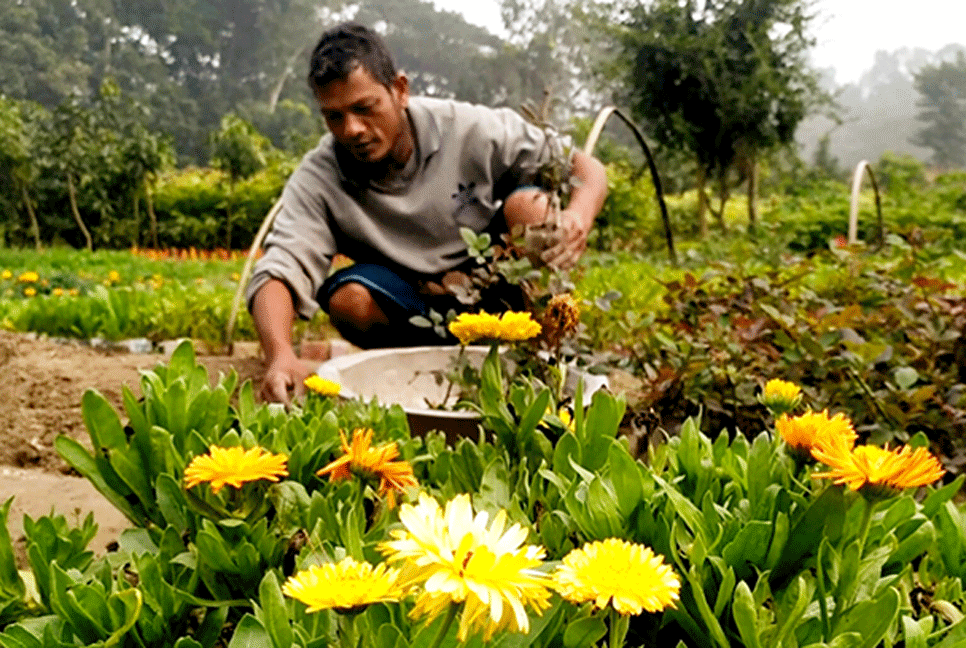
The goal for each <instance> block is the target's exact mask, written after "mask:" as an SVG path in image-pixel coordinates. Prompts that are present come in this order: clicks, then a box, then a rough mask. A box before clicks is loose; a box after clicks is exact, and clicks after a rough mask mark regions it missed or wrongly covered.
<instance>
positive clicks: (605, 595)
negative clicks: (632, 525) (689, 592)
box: [552, 538, 681, 615]
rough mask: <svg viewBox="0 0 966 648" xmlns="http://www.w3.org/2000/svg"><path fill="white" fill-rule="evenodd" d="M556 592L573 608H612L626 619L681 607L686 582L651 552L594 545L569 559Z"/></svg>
mask: <svg viewBox="0 0 966 648" xmlns="http://www.w3.org/2000/svg"><path fill="white" fill-rule="evenodd" d="M552 579H553V587H554V589H556V590H557V592H559V593H560V595H561V596H562V597H564V598H565V599H567V600H568V601H571V602H573V603H586V602H592V603H593V604H594V607H596V608H599V609H603V608H604V607H606V606H607V605H608V604H610V605H611V606H613V608H614V609H615V610H617V611H618V612H619V613H620V614H625V615H630V614H640V613H641V611H642V610H647V611H648V612H660V611H661V610H663V609H665V608H668V607H671V608H673V607H676V606H675V604H674V602H675V601H676V600H678V596H679V593H680V591H681V581H680V580H678V577H677V574H675V573H674V570H673V569H671V566H670V565H665V564H664V558H663V557H662V556H657V555H655V554H654V552H653V551H651V549H650V548H649V547H645V546H644V545H641V544H634V543H631V542H627V541H626V540H621V539H619V538H608V539H607V540H602V541H597V542H590V543H587V544H585V545H584V546H583V547H581V548H580V549H574V550H573V551H571V552H570V553H569V554H567V555H566V556H564V559H563V561H562V562H561V564H560V566H559V567H557V570H556V571H555V572H554V573H553V576H552Z"/></svg>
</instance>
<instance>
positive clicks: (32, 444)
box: [0, 331, 263, 552]
mask: <svg viewBox="0 0 966 648" xmlns="http://www.w3.org/2000/svg"><path fill="white" fill-rule="evenodd" d="M164 360H165V358H164V356H163V355H161V354H130V353H109V352H105V351H101V350H97V349H93V348H91V347H89V346H85V345H83V344H81V343H78V342H63V343H62V342H56V341H52V340H47V339H43V338H37V337H35V336H32V335H23V334H16V333H8V332H4V331H0V431H2V433H3V443H0V502H2V501H6V500H7V499H8V498H10V497H13V498H14V501H13V504H12V506H11V510H10V514H9V516H8V528H9V530H10V534H11V538H12V539H13V540H14V541H18V540H21V535H22V529H23V515H24V514H25V513H26V514H28V515H30V516H31V517H33V518H36V517H38V516H40V515H45V514H48V513H50V512H51V510H55V511H56V512H57V513H61V514H63V515H66V516H67V517H68V519H69V520H80V519H83V518H84V516H86V515H87V513H88V512H92V513H93V514H94V518H95V521H97V523H98V525H99V531H98V535H97V537H96V538H95V539H94V541H93V542H92V544H91V549H93V550H95V551H98V552H101V551H103V550H104V547H105V546H106V545H107V544H108V543H109V542H110V541H111V540H113V539H114V538H116V537H117V535H118V534H119V533H120V532H121V531H122V530H123V529H125V528H127V527H128V526H129V525H128V523H127V521H126V520H125V519H124V517H123V516H122V515H121V514H120V513H118V512H117V510H116V509H114V508H113V507H112V506H111V505H110V504H109V503H108V502H107V501H106V500H105V499H104V498H103V497H102V496H101V495H100V494H99V493H98V492H97V491H96V490H94V488H93V487H92V486H91V485H90V484H89V483H88V482H87V480H85V479H83V478H81V477H78V476H76V475H75V474H71V471H70V468H69V466H67V464H66V463H65V462H64V461H63V460H62V459H61V458H60V456H59V455H58V454H57V452H56V451H55V450H54V447H53V444H54V439H56V438H57V436H58V435H60V434H65V435H67V436H70V437H72V438H74V439H77V440H79V441H80V442H82V443H84V444H87V445H89V438H88V436H87V430H86V428H85V427H84V420H83V417H82V415H81V407H80V404H81V397H82V396H83V394H84V392H85V391H86V390H88V389H96V390H98V391H99V392H100V393H101V394H103V395H104V396H105V397H106V398H107V399H108V400H109V401H110V402H111V404H112V405H114V407H115V408H117V409H118V410H119V411H120V410H122V400H121V398H122V386H123V385H127V386H128V387H130V388H131V389H132V390H133V391H134V393H135V394H136V395H138V396H140V387H139V382H140V373H139V372H141V371H143V370H146V369H150V368H152V367H154V366H155V365H156V364H158V363H159V362H163V361H164ZM198 361H199V362H200V363H201V364H203V365H204V366H205V367H207V368H208V374H209V375H210V376H211V377H212V378H213V379H215V378H216V377H217V376H218V374H219V373H228V372H229V371H230V370H231V369H232V368H234V369H235V371H237V372H238V374H239V377H240V379H241V381H245V380H248V379H251V380H253V381H255V383H256V386H257V384H258V383H259V381H260V380H261V377H262V373H263V366H262V361H261V359H260V358H259V357H258V354H257V346H256V345H252V344H244V343H243V344H236V353H235V355H233V356H224V355H199V356H198ZM122 418H123V414H122Z"/></svg>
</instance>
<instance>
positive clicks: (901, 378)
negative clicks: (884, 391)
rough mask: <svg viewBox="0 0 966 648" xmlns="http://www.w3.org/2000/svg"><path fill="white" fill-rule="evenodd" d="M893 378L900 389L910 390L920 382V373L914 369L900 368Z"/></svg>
mask: <svg viewBox="0 0 966 648" xmlns="http://www.w3.org/2000/svg"><path fill="white" fill-rule="evenodd" d="M892 377H893V378H894V379H895V381H896V385H898V386H899V389H909V388H910V387H912V386H913V385H915V384H916V383H917V382H918V381H919V372H918V371H916V370H915V369H913V368H912V367H898V368H897V369H896V370H895V372H894V373H893V374H892Z"/></svg>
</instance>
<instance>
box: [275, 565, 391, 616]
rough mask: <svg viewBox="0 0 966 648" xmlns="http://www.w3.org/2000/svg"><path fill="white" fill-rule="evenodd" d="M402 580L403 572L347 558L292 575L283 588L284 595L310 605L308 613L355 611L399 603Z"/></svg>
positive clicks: (314, 566) (313, 566)
mask: <svg viewBox="0 0 966 648" xmlns="http://www.w3.org/2000/svg"><path fill="white" fill-rule="evenodd" d="M398 579H399V570H398V569H388V568H387V567H386V564H385V563H382V564H380V565H377V566H375V567H373V566H372V565H370V564H369V563H367V562H359V561H357V560H355V559H353V558H344V559H342V561H340V562H338V563H326V564H324V565H312V566H311V567H309V568H308V569H306V570H303V571H300V572H298V573H297V574H294V575H292V576H291V577H289V579H288V580H287V581H285V583H284V584H283V585H282V593H283V594H285V595H286V596H289V597H291V598H294V599H295V600H297V601H301V602H302V603H304V604H305V605H307V606H308V609H307V610H306V612H318V611H320V610H329V609H334V610H337V611H339V612H352V611H357V610H358V609H359V608H362V607H364V606H366V605H372V604H373V603H387V602H391V601H398V600H399V599H400V597H401V596H402V594H403V590H402V588H401V587H399V585H398V584H397V580H398Z"/></svg>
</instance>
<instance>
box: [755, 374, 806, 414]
mask: <svg viewBox="0 0 966 648" xmlns="http://www.w3.org/2000/svg"><path fill="white" fill-rule="evenodd" d="M758 400H759V402H760V403H761V404H762V405H764V406H765V407H767V408H768V410H769V411H770V412H771V413H772V415H773V416H778V415H780V414H785V413H787V412H791V411H792V410H794V409H795V408H796V407H798V404H799V403H801V402H802V388H801V387H799V386H798V385H796V384H795V383H791V382H788V381H787V380H779V379H777V378H774V379H772V380H769V381H768V382H767V383H765V388H764V389H763V390H762V391H761V394H759V396H758Z"/></svg>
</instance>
